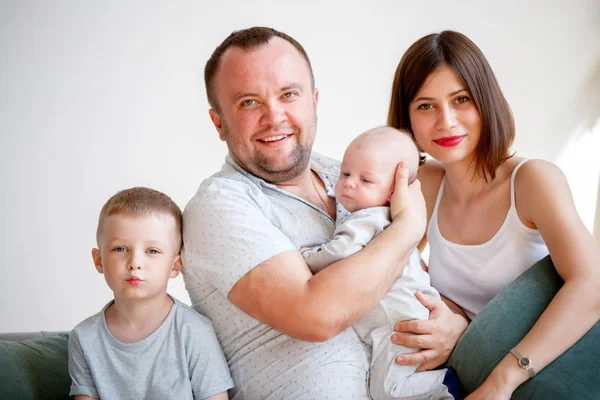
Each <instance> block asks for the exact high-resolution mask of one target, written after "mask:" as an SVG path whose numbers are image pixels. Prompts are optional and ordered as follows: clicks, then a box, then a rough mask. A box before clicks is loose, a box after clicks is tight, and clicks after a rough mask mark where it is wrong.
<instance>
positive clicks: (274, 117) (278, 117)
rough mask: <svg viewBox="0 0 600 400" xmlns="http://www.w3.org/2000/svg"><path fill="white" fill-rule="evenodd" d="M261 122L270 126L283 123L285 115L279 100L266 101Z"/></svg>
mask: <svg viewBox="0 0 600 400" xmlns="http://www.w3.org/2000/svg"><path fill="white" fill-rule="evenodd" d="M265 108H266V109H265V113H264V115H263V122H264V123H265V124H267V125H270V126H278V125H281V124H283V123H284V122H285V121H286V119H287V116H286V114H285V111H286V110H285V106H284V105H283V104H282V103H281V102H279V101H275V100H274V101H271V102H269V103H266V107H265Z"/></svg>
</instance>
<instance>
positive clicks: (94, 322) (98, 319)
mask: <svg viewBox="0 0 600 400" xmlns="http://www.w3.org/2000/svg"><path fill="white" fill-rule="evenodd" d="M111 303H112V301H111V302H109V303H108V304H106V305H105V306H104V307H102V310H100V311H98V312H97V313H96V314H94V315H92V316H90V317H88V318H86V319H84V320H83V321H81V322H80V323H78V324H77V325H76V326H75V328H73V330H72V331H71V333H70V335H69V337H71V336H79V337H88V338H89V337H90V336H91V335H94V334H98V333H99V332H100V331H101V329H102V325H103V324H104V311H105V310H106V308H107V307H108V306H109V305H110V304H111Z"/></svg>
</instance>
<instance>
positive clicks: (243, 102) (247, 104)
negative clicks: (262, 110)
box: [242, 99, 256, 107]
mask: <svg viewBox="0 0 600 400" xmlns="http://www.w3.org/2000/svg"><path fill="white" fill-rule="evenodd" d="M254 104H256V100H252V99H248V100H244V101H242V106H243V107H248V106H253V105H254Z"/></svg>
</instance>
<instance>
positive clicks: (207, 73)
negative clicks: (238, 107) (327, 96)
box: [204, 26, 315, 111]
mask: <svg viewBox="0 0 600 400" xmlns="http://www.w3.org/2000/svg"><path fill="white" fill-rule="evenodd" d="M275 36H276V37H279V38H282V39H283V40H285V41H287V42H289V43H290V44H291V45H292V46H294V47H295V48H296V50H298V52H299V53H300V54H301V55H302V57H304V59H305V60H306V63H307V64H308V69H309V70H310V78H311V83H312V86H313V89H314V86H315V76H314V74H313V70H312V66H311V65H310V60H309V58H308V55H307V54H306V51H305V50H304V47H302V45H301V44H300V43H298V42H297V41H296V39H294V38H293V37H291V36H289V35H287V34H285V33H283V32H279V31H278V30H275V29H273V28H267V27H264V26H254V27H252V28H248V29H243V30H240V31H233V32H232V33H231V35H229V36H228V37H227V38H225V40H223V42H222V43H221V44H220V45H219V46H217V48H216V49H215V51H213V53H212V55H211V56H210V58H209V59H208V61H207V62H206V66H205V67H204V84H205V86H206V97H207V98H208V103H209V104H210V106H211V107H212V108H213V109H214V110H215V111H219V104H218V103H217V99H216V94H215V82H214V81H215V75H216V74H217V68H218V67H219V61H220V60H221V56H222V55H223V53H225V51H226V50H227V49H228V48H230V47H239V48H241V49H242V50H244V51H247V50H252V49H255V48H257V47H259V46H262V45H265V44H267V43H269V40H270V39H271V38H272V37H275Z"/></svg>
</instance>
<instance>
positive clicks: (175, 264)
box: [169, 254, 181, 279]
mask: <svg viewBox="0 0 600 400" xmlns="http://www.w3.org/2000/svg"><path fill="white" fill-rule="evenodd" d="M180 272H181V254H177V255H176V256H175V260H174V262H173V269H171V274H170V275H169V277H170V278H171V279H173V278H177V275H179V273H180Z"/></svg>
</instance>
